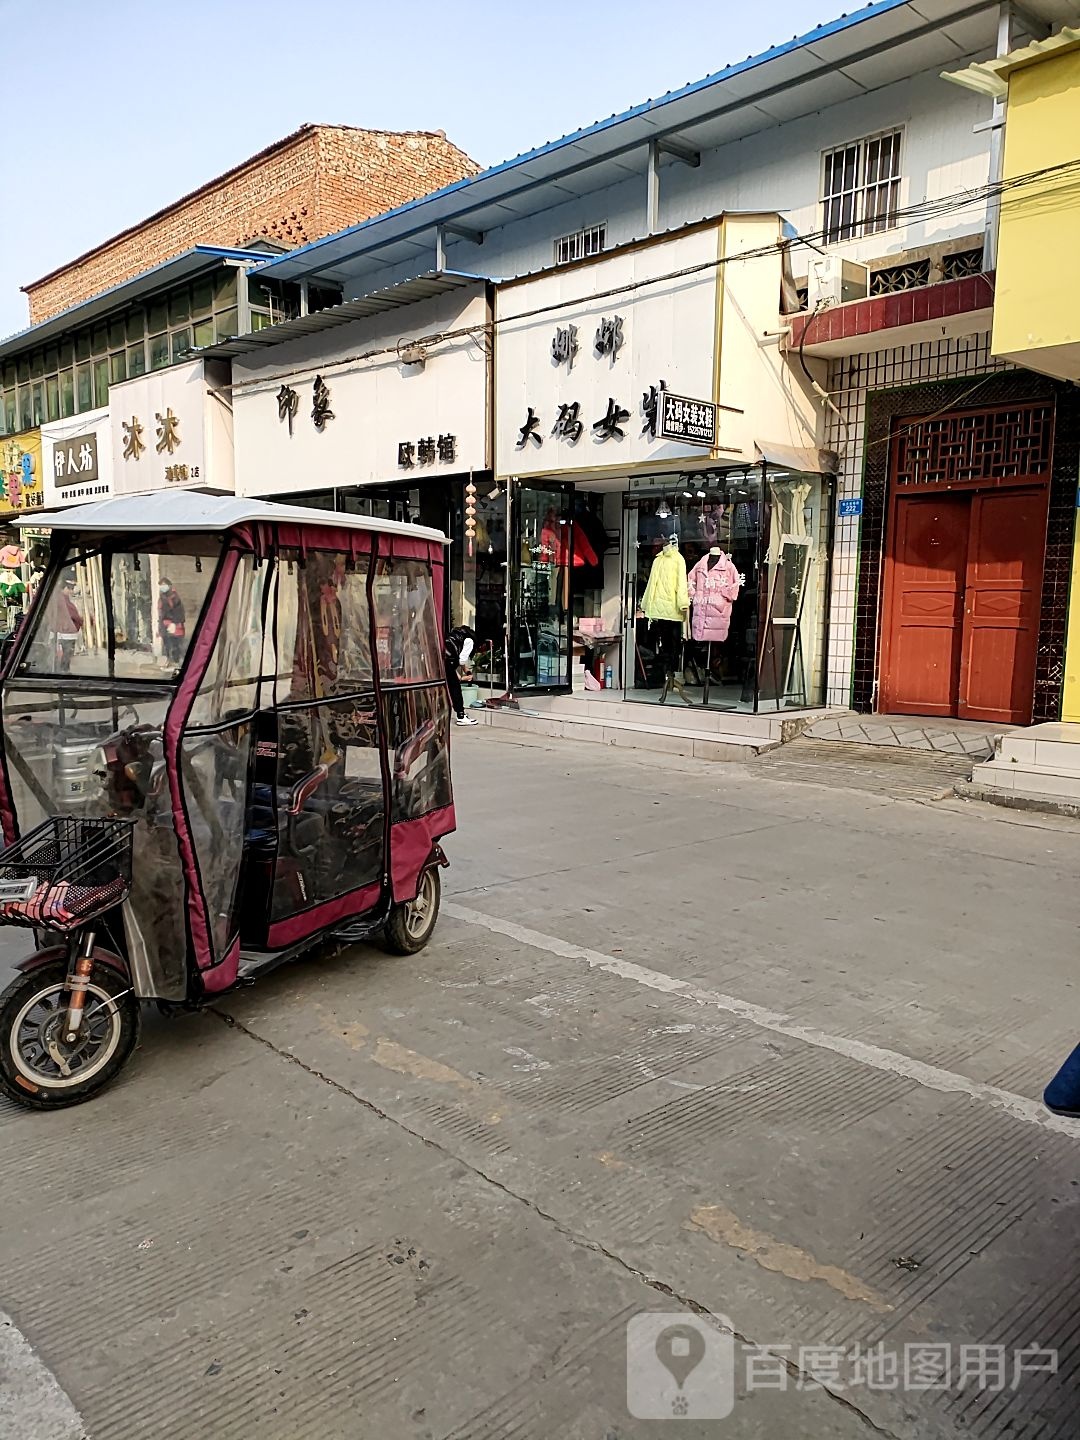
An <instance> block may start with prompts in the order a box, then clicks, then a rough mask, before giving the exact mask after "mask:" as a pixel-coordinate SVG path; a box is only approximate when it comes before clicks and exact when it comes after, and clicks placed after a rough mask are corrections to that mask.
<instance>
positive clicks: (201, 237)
mask: <svg viewBox="0 0 1080 1440" xmlns="http://www.w3.org/2000/svg"><path fill="white" fill-rule="evenodd" d="M478 168H479V167H478V166H477V165H476V164H475V163H474V162H473V161H472V160H470V159H469V157H468V156H467V155H466V154H465V153H464V151H462V150H459V149H458V148H457V146H456V145H453V144H451V143H450V141H449V140H447V138H446V136H445V135H444V134H442V133H441V132H438V133H436V134H428V133H426V132H422V131H416V132H406V133H403V134H400V133H397V132H393V131H383V130H357V129H351V128H347V127H344V126H336V125H305V126H304V127H303V128H302V129H301V130H298V131H296V133H295V134H293V135H290V136H288V137H287V138H286V139H285V140H282V141H279V142H278V143H277V144H276V145H272V146H271V147H270V148H269V149H268V150H264V151H263V152H262V153H261V154H259V155H256V156H254V157H253V158H252V159H251V160H248V161H245V162H244V164H242V165H238V166H237V167H236V168H235V169H233V170H230V171H228V172H227V173H226V174H225V175H222V176H220V177H219V178H218V179H217V180H213V181H211V182H210V184H208V185H205V186H203V187H202V188H201V189H200V190H196V191H195V192H194V193H193V194H191V195H187V196H185V197H184V198H183V199H182V200H178V201H177V202H176V203H175V204H173V205H170V206H169V207H168V208H167V209H165V210H161V211H159V212H158V213H157V214H156V215H152V216H151V217H150V218H149V219H148V220H144V221H143V222H142V223H141V224H140V225H135V226H132V228H131V229H130V230H125V231H123V232H122V233H121V234H119V235H116V236H114V237H113V238H112V239H111V240H107V241H106V242H105V243H104V244H103V245H99V246H98V247H97V248H96V249H94V250H91V251H88V252H87V253H86V254H85V255H82V256H80V257H79V258H78V259H77V260H74V261H72V262H71V263H70V264H69V265H66V266H64V267H63V268H61V269H59V270H54V271H52V272H51V273H50V274H48V275H45V276H43V277H42V278H41V279H40V280H35V281H34V282H33V283H32V284H30V285H27V286H24V289H25V291H26V294H27V296H28V297H29V302H30V323H31V324H37V323H38V322H39V321H41V320H46V319H48V317H49V316H50V315H56V314H57V313H58V312H59V311H61V310H66V309H67V308H68V307H69V306H71V305H76V304H78V303H79V302H80V301H81V300H87V299H89V298H90V297H91V296H93V295H97V294H99V293H100V292H101V291H102V290H107V289H108V288H109V287H110V286H112V285H118V284H119V283H120V282H121V281H123V280H127V279H130V278H131V276H133V275H138V274H139V273H140V272H141V271H143V270H148V269H150V267H151V266H153V265H157V264H159V263H160V262H161V261H162V260H168V259H170V258H171V257H172V256H174V255H179V254H181V253H182V252H183V251H184V250H188V249H190V248H191V246H192V245H196V244H204V245H244V244H248V243H250V242H252V241H256V240H270V241H273V242H274V243H275V244H278V245H284V246H286V247H288V248H291V247H293V246H295V245H304V244H306V243H307V242H308V241H309V240H318V239H320V238H321V237H322V236H323V235H330V234H333V233H334V231H336V230H342V229H344V228H345V227H346V226H348V225H354V224H356V223H357V222H358V221H360V220H366V219H367V218H368V217H369V216H371V215H378V214H380V213H381V212H382V211H384V210H390V209H393V208H394V206H396V205H403V204H404V203H405V202H406V201H407V200H414V199H416V198H417V197H418V196H420V195H426V194H429V193H430V192H431V191H432V190H438V189H440V188H441V187H442V186H443V185H450V184H452V183H453V182H454V181H455V180H460V179H461V178H462V177H463V176H465V175H473V174H475V173H476V171H477V169H478Z"/></svg>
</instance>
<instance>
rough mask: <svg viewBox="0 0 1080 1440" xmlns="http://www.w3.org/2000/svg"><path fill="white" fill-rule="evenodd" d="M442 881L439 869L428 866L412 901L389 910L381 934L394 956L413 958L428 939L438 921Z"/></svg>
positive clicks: (434, 866)
mask: <svg viewBox="0 0 1080 1440" xmlns="http://www.w3.org/2000/svg"><path fill="white" fill-rule="evenodd" d="M441 899H442V881H441V879H440V878H439V869H438V866H436V865H431V866H429V867H428V869H426V870H425V871H424V872H423V874H422V875H421V876H420V885H419V888H418V889H417V892H416V899H415V900H406V901H405V902H404V903H403V904H401V905H395V906H394V908H393V909H392V910H391V911H390V919H389V920H387V922H386V925H385V928H384V930H383V934H384V936H385V937H386V945H387V948H388V949H389V950H392V951H393V953H394V954H395V955H415V954H416V952H417V951H418V950H422V949H423V948H424V946H425V945H426V944H427V943H428V941H429V940H430V939H431V935H432V931H433V930H434V929H435V922H436V920H438V918H439V902H440V901H441Z"/></svg>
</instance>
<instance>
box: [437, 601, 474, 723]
mask: <svg viewBox="0 0 1080 1440" xmlns="http://www.w3.org/2000/svg"><path fill="white" fill-rule="evenodd" d="M475 646H476V631H475V630H473V629H472V628H471V627H470V626H468V625H455V626H454V628H453V630H451V631H450V633H449V635H447V637H446V640H445V641H444V643H443V661H444V663H445V665H446V688H447V689H448V690H449V691H450V704H451V705H452V706H453V707H454V724H455V725H479V723H480V722H479V720H477V719H476V717H475V716H474V715H466V714H465V700H464V697H463V696H462V693H461V678H460V676H459V675H458V670H459V669H460V668H461V667H462V666H463V665H467V664H468V663H469V660H470V659H471V658H472V653H473V650H474V648H475Z"/></svg>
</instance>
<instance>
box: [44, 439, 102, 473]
mask: <svg viewBox="0 0 1080 1440" xmlns="http://www.w3.org/2000/svg"><path fill="white" fill-rule="evenodd" d="M52 477H53V479H54V480H55V481H56V483H57V485H61V484H63V485H72V484H78V485H85V484H87V483H88V482H89V481H91V480H96V479H97V478H98V448H97V436H96V435H95V434H94V432H93V431H92V430H91V431H88V432H87V433H85V434H82V435H76V436H74V437H73V438H72V439H70V440H56V441H54V442H53V451H52Z"/></svg>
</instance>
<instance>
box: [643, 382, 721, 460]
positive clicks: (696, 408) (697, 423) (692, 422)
mask: <svg viewBox="0 0 1080 1440" xmlns="http://www.w3.org/2000/svg"><path fill="white" fill-rule="evenodd" d="M658 399H659V406H658V413H657V419H656V438H657V439H658V440H679V441H681V442H682V444H684V445H704V446H705V448H706V449H707V450H711V449H712V448H713V446H714V445H715V444H716V406H715V405H714V404H713V403H712V401H711V400H692V399H690V397H689V396H686V395H673V394H672V393H671V391H670V390H664V389H663V388H661V390H660V394H659V397H658Z"/></svg>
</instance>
